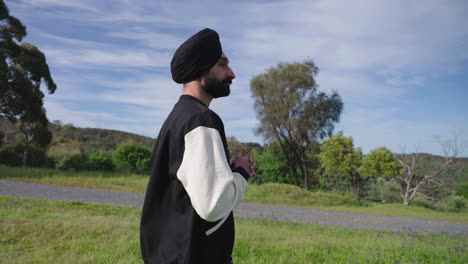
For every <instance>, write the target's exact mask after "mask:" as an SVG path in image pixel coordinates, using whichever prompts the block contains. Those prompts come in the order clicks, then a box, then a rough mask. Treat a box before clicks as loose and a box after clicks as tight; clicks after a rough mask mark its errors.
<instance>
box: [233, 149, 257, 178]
mask: <svg viewBox="0 0 468 264" xmlns="http://www.w3.org/2000/svg"><path fill="white" fill-rule="evenodd" d="M234 167H241V168H243V169H244V170H246V171H247V172H248V173H249V175H250V177H252V176H254V175H255V168H257V163H256V162H255V160H254V158H253V157H252V155H247V156H242V154H241V153H237V154H236V159H235V160H234Z"/></svg>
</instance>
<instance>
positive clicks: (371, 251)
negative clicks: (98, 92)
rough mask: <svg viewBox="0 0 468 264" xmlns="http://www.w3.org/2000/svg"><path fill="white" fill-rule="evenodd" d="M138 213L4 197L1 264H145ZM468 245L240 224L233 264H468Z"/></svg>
mask: <svg viewBox="0 0 468 264" xmlns="http://www.w3.org/2000/svg"><path fill="white" fill-rule="evenodd" d="M139 218H140V209H136V208H130V207H119V206H106V205H95V204H86V203H77V202H59V201H45V200H36V199H26V198H17V197H6V196H0V222H1V225H0V245H1V246H0V262H1V263H142V262H141V260H140V248H139V239H138V237H139V226H138V225H139ZM467 247H468V238H466V237H463V236H455V235H448V234H418V233H399V232H389V231H374V230H363V229H351V228H341V227H328V226H320V225H312V224H298V223H291V222H279V221H273V220H257V219H244V218H237V219H236V242H235V248H234V252H233V259H234V263H236V264H257V263H264V264H273V263H301V264H302V263H333V264H335V263H343V264H344V263H360V264H362V263H466V262H467V261H468V254H467Z"/></svg>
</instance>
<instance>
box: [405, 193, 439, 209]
mask: <svg viewBox="0 0 468 264" xmlns="http://www.w3.org/2000/svg"><path fill="white" fill-rule="evenodd" d="M411 205H412V206H419V207H424V208H429V209H435V203H434V202H433V201H431V200H429V199H427V198H425V197H422V196H416V197H414V199H413V201H411Z"/></svg>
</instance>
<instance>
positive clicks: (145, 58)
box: [44, 49, 170, 70]
mask: <svg viewBox="0 0 468 264" xmlns="http://www.w3.org/2000/svg"><path fill="white" fill-rule="evenodd" d="M44 52H45V53H47V56H48V60H49V61H50V62H51V63H52V64H53V65H57V66H68V67H73V68H96V67H100V68H103V67H109V68H108V69H109V70H112V69H113V68H114V67H167V65H168V64H169V61H170V58H169V54H168V53H167V52H154V51H153V52H151V51H148V52H145V51H136V50H118V49H113V50H107V51H106V50H96V49H94V50H93V49H82V50H45V51H44Z"/></svg>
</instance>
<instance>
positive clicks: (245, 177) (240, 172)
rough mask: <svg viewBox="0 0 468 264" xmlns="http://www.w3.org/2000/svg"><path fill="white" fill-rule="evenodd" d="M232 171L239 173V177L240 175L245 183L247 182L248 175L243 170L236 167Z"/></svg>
mask: <svg viewBox="0 0 468 264" xmlns="http://www.w3.org/2000/svg"><path fill="white" fill-rule="evenodd" d="M232 171H233V172H237V173H239V174H240V175H242V177H244V179H245V180H246V181H249V178H250V175H249V173H248V172H247V171H246V170H245V169H244V168H242V167H237V168H235V169H233V170H232Z"/></svg>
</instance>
